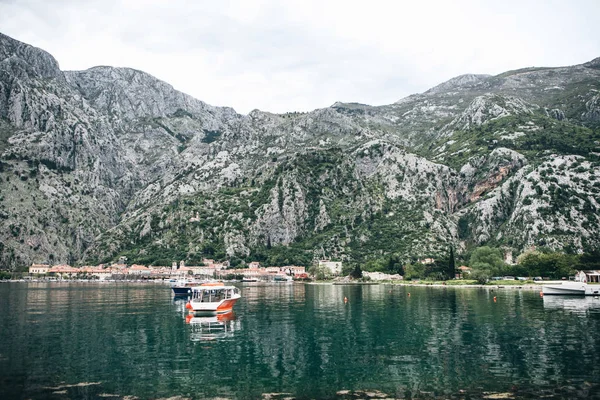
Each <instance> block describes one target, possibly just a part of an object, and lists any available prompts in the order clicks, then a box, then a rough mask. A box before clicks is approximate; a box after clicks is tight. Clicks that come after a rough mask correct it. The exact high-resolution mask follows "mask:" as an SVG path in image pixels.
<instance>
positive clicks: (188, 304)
mask: <svg viewBox="0 0 600 400" xmlns="http://www.w3.org/2000/svg"><path fill="white" fill-rule="evenodd" d="M185 308H187V309H188V310H191V309H192V305H191V304H190V303H189V302H188V303H187V304H186V305H185Z"/></svg>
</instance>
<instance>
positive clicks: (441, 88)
mask: <svg viewBox="0 0 600 400" xmlns="http://www.w3.org/2000/svg"><path fill="white" fill-rule="evenodd" d="M490 76H491V75H485V74H464V75H459V76H457V77H454V78H452V79H449V80H447V81H446V82H444V83H440V84H439V85H437V86H434V87H433V88H431V89H429V90H428V91H426V92H425V93H426V94H434V93H442V92H448V91H452V90H465V89H472V88H474V87H477V86H479V85H481V84H482V83H483V82H485V81H486V79H487V78H489V77H490Z"/></svg>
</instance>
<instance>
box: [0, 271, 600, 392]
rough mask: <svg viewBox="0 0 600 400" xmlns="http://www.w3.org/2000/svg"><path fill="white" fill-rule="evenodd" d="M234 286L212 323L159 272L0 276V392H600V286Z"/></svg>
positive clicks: (257, 284) (284, 284)
mask: <svg viewBox="0 0 600 400" xmlns="http://www.w3.org/2000/svg"><path fill="white" fill-rule="evenodd" d="M239 287H240V289H241V292H242V296H243V297H242V299H241V300H240V301H239V302H238V304H237V305H236V307H235V317H234V318H232V319H229V320H220V321H218V320H216V319H215V318H212V319H211V318H205V317H198V318H194V319H192V320H189V317H188V318H187V319H186V316H187V315H188V312H187V311H186V310H185V308H184V305H185V300H177V299H174V298H173V296H172V295H171V292H170V288H169V286H168V285H165V284H136V283H120V284H119V283H109V284H86V283H47V284H44V283H29V284H27V283H3V284H0V398H2V399H12V398H33V399H36V398H56V399H64V398H103V399H106V398H111V397H117V396H121V397H122V396H137V397H140V398H161V397H162V398H165V397H171V396H183V397H191V398H196V399H202V398H215V397H219V398H236V399H254V398H261V397H264V396H265V393H289V394H290V396H294V397H296V398H299V399H303V398H317V399H319V398H340V396H341V395H340V394H338V395H336V393H337V392H338V391H340V390H351V391H358V390H379V391H381V392H383V393H386V394H388V395H389V396H391V397H403V398H411V397H412V398H415V397H417V398H426V397H455V398H480V397H483V396H485V395H489V392H492V393H505V394H506V393H510V395H512V396H516V397H529V398H535V397H541V396H554V397H559V398H560V397H563V398H574V397H578V398H583V397H587V398H600V299H594V298H591V297H589V298H578V299H569V298H566V299H565V298H562V297H549V296H547V297H545V298H540V296H539V294H538V292H533V291H520V290H514V289H513V290H501V289H500V290H498V289H496V290H495V291H492V290H490V289H466V288H450V287H448V288H426V287H411V288H407V287H402V286H391V285H369V286H332V285H302V284H289V283H280V284H259V283H256V284H240V285H239ZM409 292H410V296H409V295H408V293H409ZM494 296H496V298H497V299H496V302H494V300H493V298H494ZM344 297H347V298H348V303H344V301H343V299H344ZM282 396H283V395H282Z"/></svg>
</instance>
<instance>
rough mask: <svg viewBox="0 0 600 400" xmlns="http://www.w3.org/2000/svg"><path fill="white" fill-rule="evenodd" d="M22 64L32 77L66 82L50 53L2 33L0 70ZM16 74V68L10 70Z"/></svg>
mask: <svg viewBox="0 0 600 400" xmlns="http://www.w3.org/2000/svg"><path fill="white" fill-rule="evenodd" d="M15 63H16V64H21V65H22V68H23V69H24V70H26V72H27V75H28V76H30V77H39V78H54V79H58V80H64V76H63V73H62V71H61V70H60V68H59V66H58V62H57V61H56V59H55V58H54V57H52V55H50V53H48V52H46V51H44V50H42V49H39V48H37V47H34V46H31V45H29V44H26V43H23V42H20V41H18V40H15V39H13V38H11V37H10V36H6V35H4V34H2V33H0V70H6V69H7V66H8V65H11V64H12V65H14V64H15ZM9 71H10V73H12V74H15V73H16V72H17V71H16V70H15V69H14V68H9Z"/></svg>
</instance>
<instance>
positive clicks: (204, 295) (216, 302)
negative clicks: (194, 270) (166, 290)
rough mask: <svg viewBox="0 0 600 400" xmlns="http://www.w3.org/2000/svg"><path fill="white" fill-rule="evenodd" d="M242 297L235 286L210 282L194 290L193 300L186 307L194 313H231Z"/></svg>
mask: <svg viewBox="0 0 600 400" xmlns="http://www.w3.org/2000/svg"><path fill="white" fill-rule="evenodd" d="M240 297H242V296H241V295H240V290H239V289H238V288H236V287H235V286H225V285H223V283H222V282H208V283H204V284H202V285H201V286H195V287H193V288H192V298H191V299H190V301H189V302H188V303H187V304H186V306H185V307H186V308H187V309H188V310H192V311H194V312H207V313H217V314H223V313H228V312H231V310H232V309H233V306H234V305H235V303H236V302H237V301H238V299H239V298H240Z"/></svg>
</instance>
